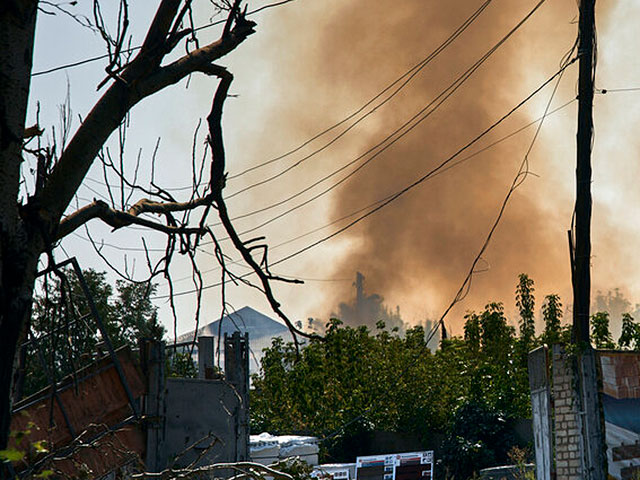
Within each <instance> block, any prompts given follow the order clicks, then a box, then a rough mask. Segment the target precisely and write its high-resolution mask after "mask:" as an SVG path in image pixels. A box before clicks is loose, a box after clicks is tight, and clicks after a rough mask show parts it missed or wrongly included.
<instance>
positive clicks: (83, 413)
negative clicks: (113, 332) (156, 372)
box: [11, 347, 145, 475]
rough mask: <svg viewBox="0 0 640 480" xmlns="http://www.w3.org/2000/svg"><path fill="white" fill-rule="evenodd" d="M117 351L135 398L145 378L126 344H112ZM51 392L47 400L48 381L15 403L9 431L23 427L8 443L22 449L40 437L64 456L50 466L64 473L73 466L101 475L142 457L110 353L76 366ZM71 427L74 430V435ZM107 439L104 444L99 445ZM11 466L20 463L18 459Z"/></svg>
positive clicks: (137, 431) (139, 439) (142, 440)
mask: <svg viewBox="0 0 640 480" xmlns="http://www.w3.org/2000/svg"><path fill="white" fill-rule="evenodd" d="M117 357H118V360H119V362H120V366H121V369H122V374H124V376H125V378H126V383H127V384H128V387H129V389H130V393H131V395H133V397H134V398H135V399H139V398H140V397H141V396H142V395H144V394H145V382H144V380H143V377H142V375H141V374H140V372H139V370H138V368H137V367H136V365H135V363H134V361H133V358H132V355H131V352H130V350H129V349H128V348H126V347H124V348H122V349H120V350H118V351H117ZM57 395H58V398H59V400H60V401H59V402H52V395H51V388H50V387H49V388H47V389H44V390H42V391H41V392H38V393H37V394H35V395H33V396H31V397H29V398H26V399H25V400H23V401H21V402H19V403H18V404H16V405H15V408H14V413H13V416H12V422H11V431H12V432H28V433H26V434H25V435H24V436H23V437H22V438H21V439H20V444H19V445H17V444H16V439H15V438H14V439H13V444H12V446H13V447H15V448H18V449H24V448H25V446H27V445H29V444H32V443H33V442H36V441H39V440H45V441H46V444H47V448H48V449H49V450H50V451H55V452H61V454H60V455H57V456H60V457H68V458H65V459H64V460H61V461H58V462H57V463H56V464H55V467H56V468H58V469H60V470H61V471H63V472H66V473H68V474H70V475H71V474H73V473H75V472H77V470H78V468H81V469H85V468H86V469H88V470H90V471H91V472H92V474H93V475H102V474H104V473H108V472H110V471H112V470H114V469H116V468H119V467H121V466H122V465H124V464H127V463H130V462H131V461H132V459H133V458H137V457H139V458H144V446H145V438H144V432H143V430H142V429H141V428H140V426H139V424H138V423H137V422H135V421H132V420H135V418H134V417H135V415H134V413H135V412H133V411H132V408H131V406H130V400H129V398H130V395H129V394H128V393H127V391H126V390H125V387H124V386H123V382H122V378H121V374H120V373H119V372H118V370H117V369H116V367H115V365H114V362H113V361H112V359H111V358H110V357H108V356H107V357H104V358H102V359H101V360H99V361H97V362H95V363H93V364H91V365H90V366H87V367H85V368H83V369H81V370H79V371H78V372H76V379H75V381H74V379H73V378H72V377H67V378H65V379H64V380H63V381H62V382H61V384H59V386H58V388H57ZM60 404H62V405H63V407H64V411H65V412H66V414H67V417H68V421H69V423H70V425H71V430H70V428H69V427H68V425H67V423H66V422H65V419H64V417H63V412H62V410H61V408H60ZM72 431H73V432H77V437H76V438H74V436H73V434H72ZM18 438H19V437H18ZM88 444H92V445H93V447H88V446H87V445H88ZM107 444H108V445H109V446H110V448H100V447H99V445H102V446H105V445H107ZM95 447H98V448H95ZM16 467H17V469H20V465H17V466H16Z"/></svg>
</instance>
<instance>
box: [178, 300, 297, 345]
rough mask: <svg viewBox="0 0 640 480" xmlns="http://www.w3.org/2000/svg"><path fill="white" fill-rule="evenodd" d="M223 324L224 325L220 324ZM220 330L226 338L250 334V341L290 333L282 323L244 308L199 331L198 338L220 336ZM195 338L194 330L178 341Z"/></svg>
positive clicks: (181, 336) (251, 309) (249, 308)
mask: <svg viewBox="0 0 640 480" xmlns="http://www.w3.org/2000/svg"><path fill="white" fill-rule="evenodd" d="M220 322H222V324H220ZM218 329H219V330H220V334H221V336H222V337H224V334H225V333H226V334H227V335H231V334H232V333H233V332H235V331H240V332H242V333H249V341H250V342H252V343H253V341H255V340H258V339H261V338H264V337H268V338H270V337H274V336H280V335H282V334H283V333H286V332H288V331H289V329H288V328H287V326H286V325H284V324H283V323H280V322H278V321H276V320H274V319H272V318H270V317H267V316H266V315H264V314H263V313H260V312H258V311H257V310H254V309H253V308H251V307H243V308H241V309H240V310H237V311H236V312H234V313H231V314H229V315H227V316H225V317H223V318H222V320H216V321H215V322H212V323H209V324H208V325H205V326H203V327H200V328H199V329H198V336H200V335H205V336H212V337H217V336H218ZM192 338H193V330H192V331H191V332H188V333H185V334H183V335H180V336H179V337H178V339H177V341H178V342H186V341H189V340H191V339H192Z"/></svg>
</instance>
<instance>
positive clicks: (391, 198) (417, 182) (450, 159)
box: [154, 0, 575, 299]
mask: <svg viewBox="0 0 640 480" xmlns="http://www.w3.org/2000/svg"><path fill="white" fill-rule="evenodd" d="M542 1H543V2H544V1H545V0H542ZM573 63H575V59H573V60H571V61H570V62H568V63H567V64H566V65H564V66H563V67H561V68H560V69H559V70H558V71H557V72H556V73H555V74H554V75H553V76H551V77H550V78H548V79H547V80H546V81H545V82H544V83H542V84H541V85H540V86H539V87H538V88H536V89H535V90H534V91H533V92H532V93H530V94H529V95H528V96H527V97H525V98H524V99H523V100H522V101H520V102H519V103H518V104H517V105H516V106H515V107H513V108H512V109H510V110H509V111H508V112H507V113H506V114H504V115H503V116H502V117H500V118H499V119H498V120H497V121H496V122H494V123H493V124H492V125H491V126H489V127H488V128H486V129H485V130H484V131H483V132H482V133H480V134H479V135H478V136H476V137H475V138H474V139H472V140H471V141H470V142H469V143H467V144H466V145H464V146H463V147H461V148H460V149H458V150H457V151H456V152H455V153H454V154H453V155H451V156H449V157H448V158H447V159H446V160H444V161H443V162H441V163H440V164H439V165H438V166H437V167H435V168H433V169H431V170H430V171H428V172H427V173H425V174H424V175H423V176H421V177H420V178H418V179H417V180H415V181H414V182H412V183H411V184H409V185H407V186H405V187H404V188H402V189H401V190H399V191H397V192H396V193H394V194H393V195H391V196H389V197H387V199H385V200H384V201H383V202H382V203H380V204H379V205H377V206H376V207H375V208H372V209H371V210H370V211H368V212H366V213H364V214H363V215H360V216H359V217H358V218H356V219H355V220H353V221H351V222H350V223H348V224H347V225H345V226H344V227H341V228H340V229H338V230H336V231H335V232H333V233H331V234H330V235H327V236H325V237H323V238H321V239H319V240H316V241H315V242H312V243H311V244H309V245H307V246H305V247H303V248H301V249H299V250H297V251H295V252H293V253H291V254H289V255H286V256H285V257H282V258H280V259H279V260H277V261H275V262H273V263H271V264H270V265H271V266H275V265H278V264H281V263H284V262H286V261H288V260H290V259H292V258H294V257H297V256H299V255H301V254H302V253H305V252H306V251H308V250H311V249H312V248H315V247H316V246H318V245H320V244H322V243H324V242H326V241H328V240H330V239H332V238H334V237H336V236H338V235H340V234H341V233H343V232H345V231H346V230H348V229H350V228H352V227H353V226H355V225H357V224H358V223H360V222H361V221H362V220H364V219H366V218H368V217H369V216H371V215H373V214H374V213H376V212H378V211H380V210H381V209H382V208H384V207H386V206H387V205H389V204H390V203H392V202H394V201H395V200H397V199H398V198H400V197H401V196H403V195H404V194H406V193H407V192H409V191H411V190H413V189H414V188H415V187H417V186H419V185H420V184H422V183H424V182H425V181H426V180H428V179H430V178H431V177H434V176H435V175H437V174H438V173H439V172H441V171H444V169H445V168H446V167H447V165H449V164H451V163H452V162H453V160H454V159H455V158H456V157H458V156H459V155H460V154H462V153H463V152H465V151H466V150H468V149H469V148H470V147H471V146H473V145H474V144H476V143H477V142H478V141H479V140H480V139H482V138H484V137H485V136H486V135H488V134H489V133H490V132H491V131H493V130H494V129H495V128H496V127H498V126H499V125H500V124H502V123H503V122H504V121H505V120H506V119H507V118H509V117H510V116H511V115H513V114H514V113H515V112H516V111H517V110H519V109H520V108H521V107H522V106H523V105H525V104H526V103H527V102H528V101H529V100H531V99H532V98H533V97H534V96H536V95H537V94H538V93H539V92H540V91H541V90H542V89H544V88H545V87H546V86H547V85H548V84H549V83H551V82H552V81H553V80H554V79H556V78H557V77H558V76H560V75H561V74H562V72H564V71H565V70H566V69H567V68H568V67H569V66H570V65H572V64H573ZM572 102H573V100H572ZM568 104H569V103H567V104H565V105H563V106H562V108H564V107H566V106H567V105H568ZM249 275H251V273H248V274H246V275H243V276H242V277H243V278H244V277H247V276H249ZM225 283H226V282H225ZM221 285H222V282H218V283H214V284H211V285H205V286H204V287H202V289H203V290H204V289H209V288H215V287H219V286H221ZM191 293H195V290H187V291H183V292H176V293H174V296H182V295H188V294H191ZM154 298H155V299H163V298H168V296H167V295H158V296H156V297H154Z"/></svg>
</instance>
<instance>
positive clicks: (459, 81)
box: [212, 0, 546, 235]
mask: <svg viewBox="0 0 640 480" xmlns="http://www.w3.org/2000/svg"><path fill="white" fill-rule="evenodd" d="M545 1H546V0H541V1H540V2H539V3H538V4H537V5H536V6H535V7H534V8H533V9H532V10H531V11H530V12H529V13H528V14H527V15H526V16H525V17H524V18H523V19H522V20H520V22H518V24H517V25H516V26H515V27H513V28H512V29H511V30H510V31H509V32H508V33H507V34H506V35H505V36H504V37H503V38H502V39H501V40H500V41H498V42H497V43H496V44H495V45H494V46H493V47H491V48H490V49H489V50H488V51H487V52H486V53H485V54H484V55H482V56H481V57H480V58H479V59H478V60H477V61H476V62H475V63H474V64H473V65H472V66H471V67H469V68H468V69H467V70H466V71H465V72H464V73H462V74H461V75H460V76H459V77H457V78H456V80H454V81H453V82H452V83H451V84H450V85H449V86H448V87H447V88H445V89H444V90H443V91H442V92H440V94H439V95H438V96H437V97H435V98H434V99H433V100H432V101H431V102H429V103H428V104H427V105H425V106H424V107H423V108H422V109H421V110H420V111H418V112H417V113H416V114H415V115H413V116H412V117H411V118H410V119H409V120H407V121H406V122H405V123H403V124H402V125H401V126H400V127H398V128H397V129H395V130H394V131H393V132H392V133H391V134H389V135H387V136H386V137H385V138H384V139H383V140H382V141H380V142H378V143H377V144H376V145H374V146H373V147H371V148H369V149H368V150H367V151H366V152H364V153H363V154H361V155H359V156H358V157H356V158H355V159H353V160H351V161H350V162H348V163H347V164H345V165H343V166H342V167H340V168H338V169H337V170H334V171H333V172H332V173H330V174H328V175H325V176H324V177H323V178H321V179H320V180H317V181H316V182H314V183H313V184H311V185H309V186H307V187H305V188H304V189H302V190H300V191H298V192H297V193H295V194H293V195H291V196H289V197H288V198H286V199H284V200H281V201H278V202H276V203H273V204H271V205H268V206H266V207H263V208H260V209H258V210H254V211H252V212H249V213H246V214H242V215H238V216H236V217H234V218H233V220H239V219H242V218H247V217H249V216H253V215H256V214H258V213H262V212H264V211H267V210H270V209H272V208H275V207H278V206H280V205H283V204H284V203H286V202H289V201H290V200H292V199H294V198H296V197H298V196H300V195H302V194H304V193H306V192H307V191H309V190H311V189H312V188H314V187H316V186H317V185H319V184H320V183H322V182H324V181H326V180H327V179H329V178H331V177H333V176H334V175H337V174H338V173H340V172H341V171H343V170H345V169H347V168H348V167H350V166H351V165H353V164H355V163H357V162H358V161H360V160H362V159H363V158H365V157H366V156H367V155H369V154H370V153H372V152H374V151H375V150H376V149H379V150H378V151H377V152H375V153H373V154H372V155H371V157H370V158H368V159H367V160H365V161H364V162H362V163H361V164H360V165H358V166H357V167H356V168H354V169H353V170H352V171H351V172H350V173H348V174H347V175H345V176H344V177H343V178H341V179H340V180H338V181H337V182H336V183H334V184H332V185H331V186H329V187H327V188H326V189H324V190H323V191H321V192H319V193H318V194H316V195H314V196H313V197H311V198H310V199H308V200H306V201H304V202H302V203H300V204H298V205H295V206H294V207H291V208H289V209H288V210H286V211H284V212H282V213H280V214H278V215H276V216H275V217H272V218H271V219H269V220H266V221H265V222H262V223H261V224H259V225H257V226H255V227H252V228H249V229H247V230H245V231H243V232H240V235H245V234H247V233H251V232H253V231H255V230H257V229H259V228H262V227H264V226H266V225H268V224H270V223H272V222H274V221H276V220H278V219H280V218H282V217H284V216H286V215H288V214H290V213H292V212H294V211H295V210H298V209H299V208H302V207H304V206H306V205H308V204H309V203H311V202H313V201H315V200H317V199H318V198H320V197H322V196H324V195H326V194H327V193H329V192H330V191H331V190H333V189H335V188H337V187H338V186H339V185H341V184H342V183H344V182H346V181H347V180H348V179H349V178H351V177H352V176H353V175H355V174H356V173H357V172H358V171H360V170H361V169H363V168H364V167H365V166H366V165H367V164H369V163H370V162H371V161H372V160H374V159H375V158H377V157H378V156H379V155H380V154H381V153H383V152H384V151H385V150H387V149H388V148H389V147H391V146H392V145H393V144H395V143H396V142H397V141H398V140H400V139H402V138H403V137H404V136H405V135H407V134H408V133H409V132H411V131H412V130H413V129H414V128H416V127H417V126H418V125H420V123H422V122H423V121H424V120H425V119H427V118H428V117H429V116H430V115H431V114H432V113H433V112H435V111H436V110H437V109H438V108H439V107H440V106H441V105H442V104H443V103H444V102H445V101H446V100H448V99H449V98H450V97H451V96H452V95H453V94H454V93H455V92H456V91H457V90H458V89H459V88H460V87H461V86H462V85H464V83H465V82H466V81H467V80H468V79H469V78H470V77H471V76H472V75H473V74H474V73H475V72H476V71H477V70H478V69H479V68H480V67H481V66H482V65H483V64H484V62H486V61H487V60H488V59H489V58H490V57H491V56H492V55H493V54H494V53H495V52H496V51H497V50H498V49H499V48H500V47H501V46H502V45H504V43H505V42H506V41H507V40H508V39H509V38H510V37H511V36H512V35H513V34H514V33H515V32H516V31H518V30H519V29H520V27H522V25H524V24H525V23H526V21H527V20H529V18H531V16H532V15H533V14H534V13H535V12H536V11H537V10H538V8H540V6H542V4H543V3H544V2H545ZM431 107H433V108H431ZM394 137H395V138H394ZM217 225H220V223H219V222H217V223H214V224H212V226H217Z"/></svg>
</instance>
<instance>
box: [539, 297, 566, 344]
mask: <svg viewBox="0 0 640 480" xmlns="http://www.w3.org/2000/svg"><path fill="white" fill-rule="evenodd" d="M544 300H545V301H544V304H543V305H542V317H543V319H544V333H543V334H542V341H543V342H544V343H546V344H547V345H553V344H554V343H558V342H560V340H561V337H562V325H561V323H560V322H561V321H562V303H561V302H560V296H559V295H556V294H551V295H547V296H546V297H545V299H544Z"/></svg>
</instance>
